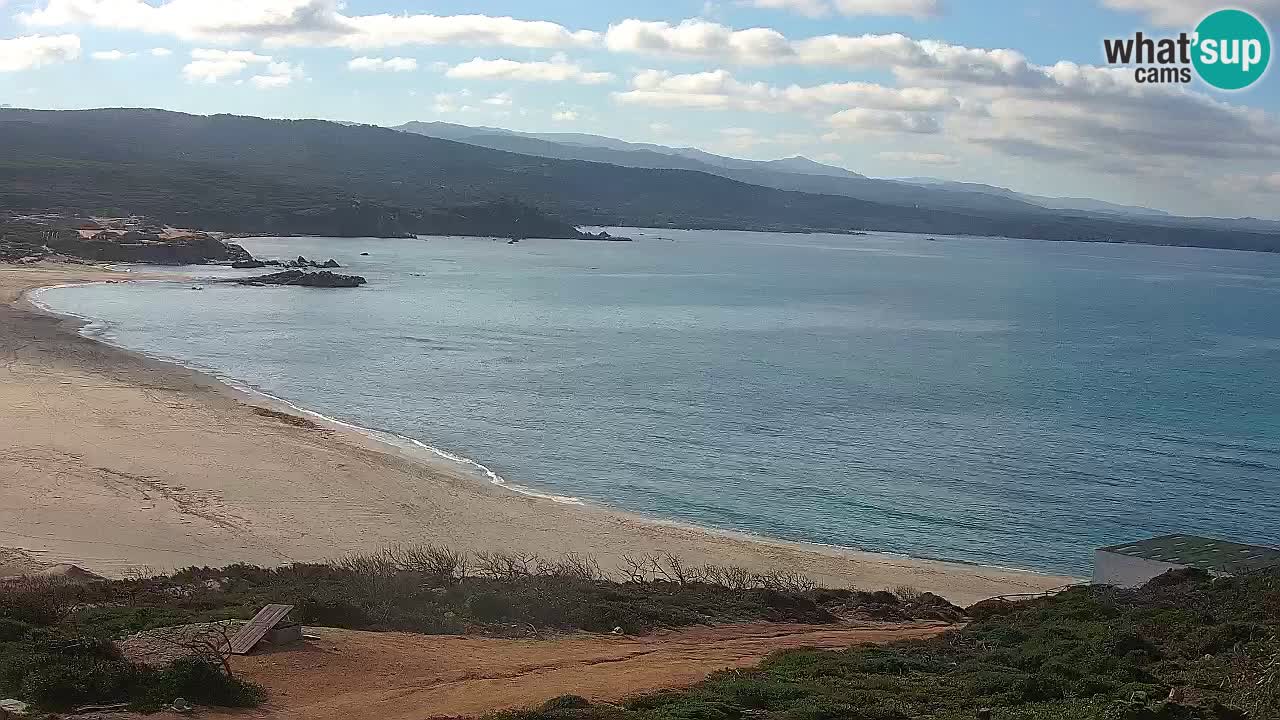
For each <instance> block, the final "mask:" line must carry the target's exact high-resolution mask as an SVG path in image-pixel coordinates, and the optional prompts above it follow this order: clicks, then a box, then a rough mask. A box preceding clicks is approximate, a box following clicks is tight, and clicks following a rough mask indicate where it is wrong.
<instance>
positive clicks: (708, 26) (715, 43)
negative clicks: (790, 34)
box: [604, 19, 795, 64]
mask: <svg viewBox="0 0 1280 720" xmlns="http://www.w3.org/2000/svg"><path fill="white" fill-rule="evenodd" d="M604 42H605V47H607V48H608V49H610V50H612V51H613V52H635V53H644V54H649V55H666V56H672V57H683V58H719V59H723V60H727V61H731V62H741V63H751V64H772V63H777V62H782V61H784V60H785V59H786V58H788V57H790V56H793V55H794V54H795V50H794V49H793V48H792V47H791V43H790V41H788V40H787V38H786V36H784V35H783V34H782V33H780V32H778V31H777V30H773V29H770V28H750V29H748V30H733V29H731V28H728V27H725V26H724V25H721V24H719V23H713V22H708V21H706V20H684V21H682V22H680V23H679V24H678V25H672V24H671V23H667V22H646V21H643V20H634V19H628V20H623V21H622V22H619V23H616V24H613V25H610V26H609V29H608V30H607V31H606V32H605V36H604Z"/></svg>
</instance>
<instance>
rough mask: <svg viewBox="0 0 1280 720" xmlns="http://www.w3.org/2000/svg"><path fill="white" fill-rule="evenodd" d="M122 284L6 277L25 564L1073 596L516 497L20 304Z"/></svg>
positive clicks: (1039, 579) (5, 460)
mask: <svg viewBox="0 0 1280 720" xmlns="http://www.w3.org/2000/svg"><path fill="white" fill-rule="evenodd" d="M120 277H121V276H120V275H118V274H113V273H108V272H106V271H103V270H100V269H94V268H87V267H84V266H51V267H38V266H37V267H5V266H0V547H7V548H14V549H17V550H22V551H25V553H26V555H24V556H22V557H24V558H27V559H35V560H37V561H39V562H42V563H46V564H54V563H75V564H78V565H81V566H83V567H85V568H87V569H89V570H91V571H94V572H97V573H99V574H103V575H108V576H119V575H122V574H127V573H129V572H131V571H134V569H136V568H145V569H147V570H152V571H160V570H168V569H171V568H179V567H187V566H191V565H226V564H230V563H235V562H248V563H256V564H262V565H278V564H282V563H288V562H295V561H320V560H325V559H333V558H336V557H339V556H341V555H343V554H344V553H346V552H349V551H355V550H373V549H377V548H379V547H382V546H385V545H387V544H390V543H411V542H432V543H437V544H445V545H450V546H453V547H457V548H460V549H473V550H511V551H524V552H536V553H539V554H542V555H547V556H558V555H559V554H562V553H565V552H579V553H590V554H594V555H595V556H597V557H598V558H599V560H600V563H601V566H602V567H605V568H613V567H616V566H617V565H618V564H619V561H620V558H621V556H622V555H623V554H625V553H632V554H635V553H643V552H669V553H674V554H677V555H679V556H681V557H682V558H683V559H684V560H685V561H686V562H687V563H691V564H702V563H715V564H720V565H741V566H745V567H748V568H751V569H754V570H772V569H789V570H798V571H801V572H804V573H805V574H807V575H809V576H810V577H812V578H813V579H815V580H816V581H818V582H819V583H821V584H824V585H827V586H830V587H857V588H864V589H873V590H876V589H882V588H886V587H893V586H896V585H911V586H915V587H917V588H919V589H921V590H929V591H932V592H935V593H937V594H939V595H942V596H944V597H946V598H948V599H950V600H951V601H953V602H955V603H957V604H962V605H964V604H969V603H972V602H974V601H976V600H979V599H982V598H986V597H990V596H993V595H1000V594H1007V593H1018V592H1037V591H1042V590H1046V589H1049V588H1053V587H1058V586H1061V585H1063V584H1065V583H1066V582H1068V581H1069V578H1062V577H1053V576H1047V575H1038V574H1034V573H1023V572H1017V571H1008V570H1001V569H996V568H983V567H975V566H968V565H961V564H954V563H942V562H929V561H923V560H912V559H908V558H902V557H895V556H890V555H880V554H874V553H864V552H855V551H848V550H841V549H837V548H829V547H819V546H812V545H802V544H798V543H786V542H765V541H756V540H752V539H749V538H746V537H744V536H737V535H731V534H724V533H711V532H705V531H701V530H697V529H693V528H687V527H677V526H673V525H668V524H660V523H655V522H652V521H649V520H646V519H643V518H640V517H637V516H633V515H628V514H625V513H619V512H613V511H608V510H605V509H600V508H587V507H578V506H572V505H564V504H558V503H555V502H551V501H547V500H542V499H538V498H532V497H526V496H522V495H516V494H513V493H510V492H508V491H505V490H502V489H501V488H497V487H494V486H492V485H490V484H487V483H485V482H483V481H478V480H477V479H475V478H473V477H470V476H466V475H462V474H460V473H458V472H457V471H455V470H453V469H452V468H451V467H450V466H447V465H442V464H438V463H429V462H424V461H423V460H422V459H420V458H413V457H409V456H406V455H402V454H399V453H398V452H397V451H395V450H394V449H391V448H389V446H386V445H383V444H380V443H378V442H376V441H374V440H372V439H369V438H367V437H365V436H364V435H361V434H359V433H355V432H351V431H346V430H341V429H338V428H326V427H317V426H314V425H311V424H309V423H298V422H296V421H293V422H291V421H290V420H291V418H289V417H288V416H285V417H283V418H282V417H280V416H264V415H263V414H262V413H261V408H258V407H256V406H255V405H260V404H265V401H263V400H261V399H258V398H255V397H249V396H246V395H242V394H237V393H235V392H233V391H231V390H230V389H229V388H227V387H226V386H224V385H222V384H220V383H218V382H216V381H214V380H213V379H212V378H210V377H209V376H206V375H202V374H200V373H197V372H193V371H189V370H186V369H183V368H180V367H176V366H174V365H171V364H167V363H161V362H157V361H153V360H150V359H147V358H144V357H142V356H139V355H136V354H133V353H128V352H124V351H121V350H117V349H114V348H111V347H109V346H106V345H103V344H101V343H97V342H94V341H92V340H88V339H85V338H83V337H80V336H79V335H78V334H77V333H76V331H77V329H78V327H79V323H78V322H76V321H74V320H67V319H61V318H55V317H51V316H49V315H46V314H44V313H40V312H38V311H36V310H34V309H33V308H32V307H30V306H29V305H27V304H26V303H25V302H23V301H22V300H20V298H19V296H20V295H21V293H22V292H23V291H24V290H28V289H30V288H34V287H40V286H47V285H53V284H58V283H67V282H74V281H83V280H106V279H116V280H118V279H119V278H120ZM299 292H312V291H310V290H306V289H299ZM424 382H430V379H426V380H424ZM428 440H429V438H428ZM3 564H4V563H3V562H0V565H3ZM9 564H12V563H9Z"/></svg>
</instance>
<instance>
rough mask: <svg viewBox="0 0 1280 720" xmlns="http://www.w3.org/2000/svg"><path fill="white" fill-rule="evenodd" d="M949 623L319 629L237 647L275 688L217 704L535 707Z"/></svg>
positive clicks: (425, 714) (307, 712) (283, 709)
mask: <svg viewBox="0 0 1280 720" xmlns="http://www.w3.org/2000/svg"><path fill="white" fill-rule="evenodd" d="M945 629H946V626H942V625H936V624H927V623H912V624H904V625H892V624H861V625H842V626H834V627H833V626H813V625H789V624H787V625H775V624H764V623H761V624H750V625H734V626H724V627H714V628H694V629H689V630H681V631H671V632H662V633H655V634H653V635H649V636H646V637H639V638H629V637H612V636H600V635H574V636H570V637H566V638H562V639H556V640H544V641H531V640H499V639H489V638H467V637H452V636H449V637H445V636H424V635H409V634H402V633H367V632H354V631H349V630H317V631H315V632H316V633H317V634H318V635H319V637H320V640H319V641H310V642H308V643H307V644H306V645H304V646H299V647H297V648H295V649H290V650H284V651H278V652H269V653H264V654H255V655H252V656H249V657H244V658H238V659H237V661H236V670H237V671H238V672H239V673H241V674H242V675H243V676H244V677H246V678H248V679H251V680H253V681H254V682H257V683H259V684H261V685H263V686H264V687H266V688H267V692H268V694H269V698H270V699H269V700H268V702H267V704H266V705H265V706H264V707H262V708H259V709H257V710H253V711H249V712H245V713H234V714H222V713H219V714H218V715H219V716H223V717H232V716H234V717H248V718H270V719H271V720H276V719H281V720H283V719H284V718H288V719H289V720H339V719H341V720H422V719H425V718H432V717H439V716H446V715H448V716H477V715H482V714H485V713H489V712H493V711H496V710H502V709H506V708H515V707H530V706H535V705H538V704H540V703H542V702H543V701H545V700H548V699H550V698H553V697H556V696H558V695H565V694H574V695H582V696H584V697H586V698H589V699H591V700H619V699H622V698H624V697H629V696H632V695H637V694H640V693H646V692H651V691H654V690H660V689H663V688H676V687H684V686H687V685H691V684H693V683H696V682H698V681H699V680H701V679H703V678H704V677H706V676H707V675H708V674H709V673H712V672H714V671H716V670H722V669H724V668H732V667H743V666H747V665H753V664H755V663H758V662H759V661H760V660H761V659H763V658H764V657H765V656H766V655H768V654H769V653H771V652H774V651H776V650H785V649H792V648H800V647H822V648H843V647H848V646H851V645H857V644H860V643H888V642H893V641H897V640H907V639H913V638H924V637H930V636H933V635H936V634H938V633H940V632H942V631H943V630H945ZM308 632H311V631H308ZM153 717H162V716H153Z"/></svg>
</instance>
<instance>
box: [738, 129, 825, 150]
mask: <svg viewBox="0 0 1280 720" xmlns="http://www.w3.org/2000/svg"><path fill="white" fill-rule="evenodd" d="M720 137H721V140H720V142H719V143H717V145H718V146H720V147H724V148H728V149H731V150H737V151H747V150H751V149H752V148H755V147H759V146H761V145H790V146H795V145H808V144H812V143H814V142H815V141H816V140H817V138H815V137H813V136H812V135H805V134H803V133H776V134H772V135H765V134H761V133H760V132H759V131H757V130H755V129H753V128H746V127H727V128H721V129H720Z"/></svg>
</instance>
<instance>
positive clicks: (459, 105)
mask: <svg viewBox="0 0 1280 720" xmlns="http://www.w3.org/2000/svg"><path fill="white" fill-rule="evenodd" d="M470 98H471V91H470V90H460V91H458V92H456V93H436V96H435V105H434V106H433V108H432V109H434V110H435V111H436V113H437V114H440V115H447V114H449V113H459V112H469V111H471V110H472V109H473V108H472V107H471V106H470V105H468V104H467V103H468V101H469V99H470Z"/></svg>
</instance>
